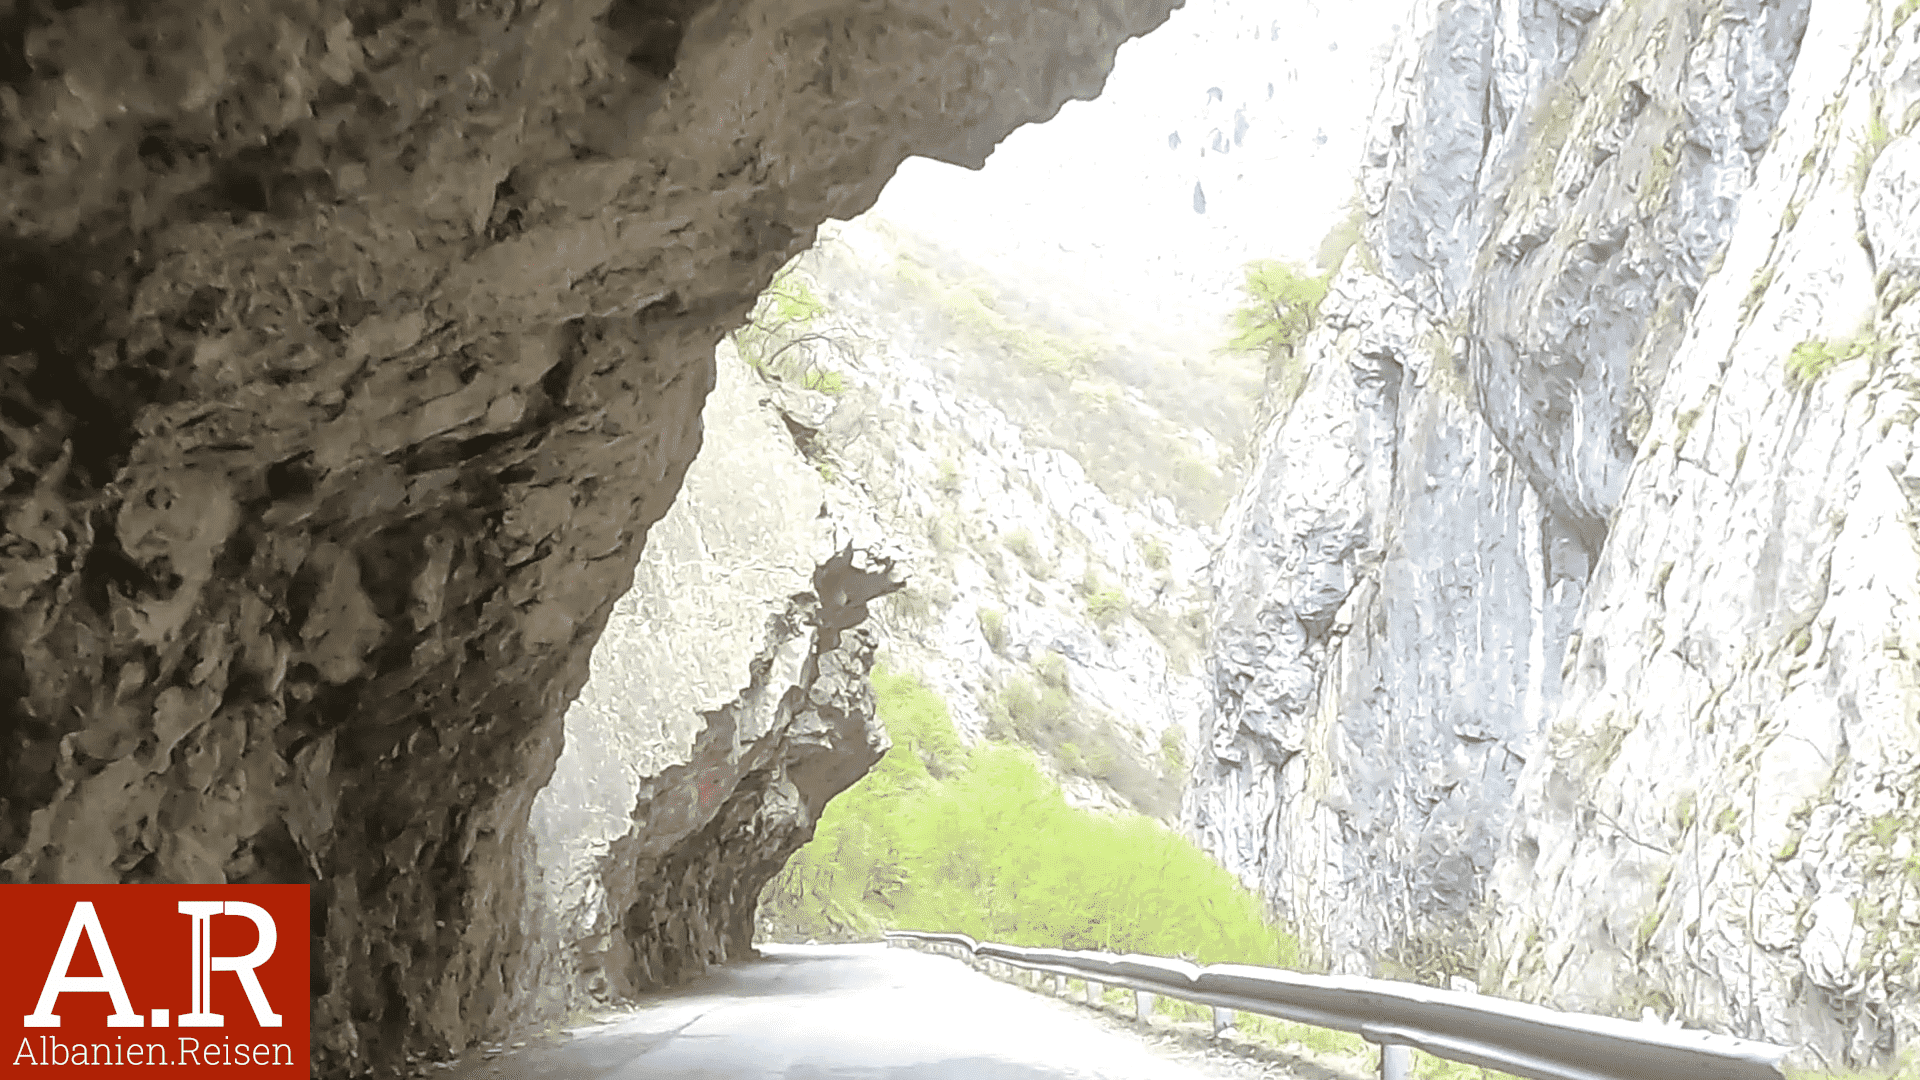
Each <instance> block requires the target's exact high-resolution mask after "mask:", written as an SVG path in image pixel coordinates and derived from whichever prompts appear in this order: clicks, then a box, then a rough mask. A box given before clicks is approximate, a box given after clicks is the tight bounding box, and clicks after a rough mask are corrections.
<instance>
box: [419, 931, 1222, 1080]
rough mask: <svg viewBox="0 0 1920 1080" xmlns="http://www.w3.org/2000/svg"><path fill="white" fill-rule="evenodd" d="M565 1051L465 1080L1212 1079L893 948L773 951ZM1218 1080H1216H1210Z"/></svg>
mask: <svg viewBox="0 0 1920 1080" xmlns="http://www.w3.org/2000/svg"><path fill="white" fill-rule="evenodd" d="M762 951H763V952H765V953H766V959H764V960H759V961H754V962H749V963H742V964H737V965H733V966H730V967H728V968H726V969H723V970H722V971H720V972H717V973H716V974H714V975H711V976H709V977H707V978H706V979H703V980H701V981H699V982H696V983H694V984H692V985H690V986H688V987H687V988H686V989H685V991H684V992H683V993H680V994H676V995H674V996H672V997H663V998H661V999H659V1000H658V1001H657V1002H654V1003H651V1004H649V1005H648V1006H647V1007H645V1008H641V1009H639V1010H636V1011H634V1012H631V1013H627V1014H624V1015H622V1016H619V1017H615V1018H612V1019H611V1020H609V1021H607V1022H605V1023H602V1024H600V1025H598V1026H595V1027H591V1028H583V1029H578V1030H576V1031H574V1032H572V1033H571V1034H570V1036H569V1037H568V1038H566V1039H565V1040H564V1041H560V1042H558V1043H556V1044H554V1045H549V1046H534V1047H529V1048H527V1049H524V1050H520V1051H516V1052H512V1053H507V1054H502V1055H500V1056H498V1057H496V1058H494V1059H492V1060H490V1061H470V1062H467V1063H463V1064H462V1065H460V1066H457V1067H456V1068H454V1069H453V1070H451V1071H446V1070H435V1071H434V1074H433V1075H435V1076H436V1077H446V1078H457V1080H531V1078H534V1077H539V1078H542V1080H643V1078H644V1080H696V1078H698V1080H763V1078H764V1080H775V1078H778V1080H1083V1078H1084V1080H1093V1078H1098V1080H1203V1078H1209V1074H1207V1073H1202V1072H1198V1071H1195V1070H1194V1069H1193V1068H1192V1067H1191V1066H1188V1065H1183V1064H1180V1063H1178V1062H1175V1061H1173V1060H1171V1059H1168V1058H1165V1057H1160V1056H1158V1055H1156V1054H1155V1053H1154V1052H1153V1051H1152V1050H1150V1049H1149V1048H1148V1047H1147V1046H1146V1044H1145V1043H1143V1042H1142V1041H1140V1040H1139V1039H1136V1038H1133V1037H1131V1036H1129V1035H1127V1034H1124V1033H1118V1032H1114V1031H1109V1030H1107V1029H1106V1028H1105V1027H1103V1026H1102V1025H1101V1024H1099V1023H1098V1022H1096V1021H1095V1020H1093V1019H1091V1018H1089V1017H1088V1016H1087V1015H1085V1014H1084V1013H1083V1012H1081V1011H1080V1010H1078V1009H1076V1008H1074V1007H1073V1006H1071V1005H1069V1004H1066V1003H1065V1002H1061V1001H1056V1000H1053V999H1050V998H1047V997H1043V996H1041V995H1038V994H1033V993H1030V992H1028V991H1025V990H1020V989H1017V988H1015V987H1012V986H1008V985H1006V984H1004V983H1000V982H996V981H994V980H993V979H990V978H988V977H986V976H985V975H981V974H980V973H978V972H976V971H973V970H972V969H971V968H968V967H967V966H966V965H964V964H962V963H960V962H959V961H956V960H950V959H947V958H945V957H939V956H930V955H927V954H924V953H918V952H914V951H911V950H908V949H889V948H887V947H886V946H884V945H814V946H806V945H768V946H762ZM1209 1080H1210V1078H1209Z"/></svg>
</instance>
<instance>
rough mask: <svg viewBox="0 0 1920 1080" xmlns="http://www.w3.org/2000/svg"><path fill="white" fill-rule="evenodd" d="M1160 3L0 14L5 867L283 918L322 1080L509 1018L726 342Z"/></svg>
mask: <svg viewBox="0 0 1920 1080" xmlns="http://www.w3.org/2000/svg"><path fill="white" fill-rule="evenodd" d="M1170 6H1171V5H1170V3H1168V2H1166V0H1136V2H1131V3H1120V2H1115V3H1103V4H1081V5H1068V4H1064V3H1060V4H1037V5H1036V4H1027V3H1018V4H1015V3H987V2H983V0H975V2H971V3H969V2H961V3H942V4H932V3H910V2H897V3H879V4H872V5H860V6H851V5H850V6H838V7H827V6H817V5H806V6H801V7H795V6H794V5H789V4H779V3H772V2H766V3H754V2H747V0H731V2H713V3H706V4H694V3H659V4H643V3H639V2H635V0H616V2H615V3H613V4H611V5H609V4H607V3H605V2H562V0H552V2H547V3H517V2H498V3H478V2H465V0H443V2H438V3H418V4H401V3H378V2H366V3H338V2H317V0H316V2H306V3H299V2H295V3H286V4H278V3H277V4H272V5H260V4H254V5H241V4H221V3H202V4H191V3H183V4H177V5H165V6H159V5H123V4H117V3H107V2H100V3H82V4H77V5H75V4H57V3H42V2H37V0H13V2H10V3H6V4H5V5H3V6H0V149H4V154H5V165H4V170H3V171H0V205H4V207H5V210H6V224H5V225H4V227H3V229H4V231H3V232H0V313H4V316H5V317H4V318H3V319H0V440H4V443H3V445H0V451H3V453H4V457H0V470H4V471H0V520H3V521H4V523H5V534H4V537H3V538H0V640H3V641H4V645H3V646H0V724H4V728H5V739H4V743H0V770H4V791H5V801H4V811H3V812H0V859H4V868H5V874H6V876H7V877H8V878H9V879H11V880H14V881H223V880H224V881H309V882H313V883H314V884H315V885H316V888H315V891H314V896H315V910H314V923H313V925H314V935H315V940H314V950H315V951H314V962H315V971H316V974H315V982H314V985H315V993H316V1005H315V1070H316V1072H318V1073H322V1074H328V1075H336V1074H355V1073H370V1072H385V1071H390V1067H391V1066H393V1065H394V1063H396V1062H397V1061H398V1060H399V1059H400V1057H401V1056H402V1055H403V1054H405V1053H407V1052H410V1051H421V1052H434V1053H438V1052H444V1051H447V1050H449V1049H453V1048H457V1047H460V1046H463V1045H465V1044H466V1043H468V1042H469V1041H471V1040H472V1039H474V1038H476V1037H477V1036H479V1035H481V1034H482V1033H485V1032H489V1031H494V1030H498V1029H500V1028H501V1027H502V1026H503V1025H505V1024H508V1023H509V1022H512V1021H514V1020H516V1019H519V1018H520V1016H519V1012H520V1010H521V1009H522V1008H523V1006H522V1004H521V1002H523V1001H524V1000H525V999H524V995H516V994H514V993H512V992H510V988H512V987H513V986H514V984H515V980H516V979H517V978H519V977H520V976H521V973H522V972H521V966H520V962H519V958H521V957H522V956H523V955H524V954H525V953H526V951H527V949H528V948H529V944H530V943H529V941H528V940H527V929H526V927H525V926H524V924H523V919H522V912H521V891H522V888H523V878H524V874H525V862H524V860H525V858H526V846H527V835H526V828H525V822H526V819H527V813H528V807H529V804H530V801H531V799H532V798H533V795H534V793H535V792H536V791H537V790H538V788H539V787H540V785H541V784H542V783H543V782H544V781H545V779H546V777H547V774H548V772H549V770H550V769H551V767H552V764H553V761H554V759H555V755H556V754H557V752H558V750H559V735H560V718H561V715H562V712H563V710H564V708H565V706H566V703H567V702H568V700H569V699H570V698H571V697H572V696H573V695H574V694H575V693H576V692H577V691H578V689H579V687H580V685H581V683H582V682H583V680H584V679H585V677H586V662H587V657H588V653H589V651H590V650H591V648H592V647H593V644H594V641H595V640H596V638H597V636H598V634H599V631H600V629H601V626H602V624H603V622H604V620H605V619H606V617H607V613H608V611H609V608H610V606H611V604H612V603H613V600H614V598H615V597H616V596H618V595H619V594H620V592H621V591H622V590H624V589H625V588H626V587H627V584H628V582H629V580H630V578H631V574H632V571H633V567H634V563H635V560H636V559H637V557H638V555H639V552H640V548H641V545H642V544H643V542H644V540H645V536H646V532H647V528H648V526H649V525H650V524H651V523H652V522H654V521H655V520H657V519H658V518H659V517H660V516H661V514H662V513H664V512H665V510H666V508H667V506H668V505H669V503H670V502H671V501H672V499H673V497H674V493H675V490H676V489H677V487H678V485H679V481H680V477H681V475H682V473H683V471H684V470H685V468H686V466H687V462H688V461H689V460H690V459H691V458H692V456H693V454H694V452H695V450H696V449H697V447H698V445H699V441H700V426H699V419H698V417H699V407H700V403H701V400H702V398H703V397H704V395H705V394H706V392H707V390H708V388H709V386H710V385H711V382H712V368H711V363H712V348H713V346H714V344H715V342H716V341H717V340H718V339H719V338H720V336H721V334H722V333H724V332H725V331H726V330H727V329H729V328H730V327H732V326H733V325H735V324H736V323H738V321H739V320H740V319H741V317H742V315H743V314H744V312H745V311H746V310H747V308H748V306H749V304H750V303H751V301H752V299H753V297H754V296H755V294H756V293H757V292H758V290H759V289H760V288H761V287H763V286H764V285H765V284H766V282H767V281H768V280H769V279H770V278H771V276H772V273H773V271H774V269H775V268H777V267H778V266H779V265H781V264H782V263H784V262H785V261H786V260H787V259H788V258H790V257H791V256H792V255H793V254H794V253H795V252H797V251H798V250H800V249H801V248H802V247H804V246H805V245H806V244H807V243H808V242H809V240H810V239H811V236H812V232H813V229H814V227H815V226H816V225H817V224H818V223H819V222H820V221H821V220H822V219H824V218H825V217H827V216H842V217H845V216H850V215H852V214H854V213H856V212H858V211H859V210H861V209H864V208H865V207H866V206H867V205H868V204H869V203H871V201H872V200H873V198H874V197H875V195H876V194H877V193H878V191H879V188H880V185H881V184H883V183H884V182H885V180H886V179H887V177H888V176H889V175H890V174H891V172H892V170H893V168H894V167H895V166H896V165H897V163H898V162H899V161H900V160H901V159H902V158H903V157H904V156H906V155H907V154H909V153H922V154H928V155H931V156H935V157H940V158H943V159H946V160H950V161H955V162H960V163H965V164H977V163H978V162H980V161H981V160H982V159H983V158H984V156H985V154H986V153H987V152H988V150H989V149H990V148H991V146H992V145H993V143H994V142H996V141H997V140H998V139H999V138H1000V137H1001V136H1003V135H1004V134H1005V133H1006V132H1007V131H1008V130H1010V129H1011V128H1012V127H1013V126H1015V125H1016V124H1018V123H1021V122H1025V121H1028V120H1034V119H1040V118H1044V117H1045V116H1047V115H1050V114H1051V113H1052V112H1053V110H1054V109H1056V108H1057V107H1058V105H1059V104H1060V103H1061V102H1062V101H1064V100H1065V99H1067V98H1069V97H1076V96H1077V97H1086V96H1090V95H1091V94H1093V93H1095V92H1097V91H1098V89H1099V87H1100V84H1101V81H1102V79H1103V77H1104V73H1105V71H1106V69H1107V66H1108V64H1109V62H1110V58H1111V54H1112V51H1113V49H1114V48H1115V47H1116V46H1117V45H1118V44H1119V42H1120V41H1121V40H1122V39H1123V38H1124V37H1126V36H1127V35H1129V34H1132V33H1138V32H1141V31H1144V30H1146V29H1149V28H1151V27H1152V26H1153V25H1155V24H1157V23H1158V22H1159V21H1160V19H1162V18H1163V17H1164V16H1165V14H1166V12H1167V10H1168V8H1169V7H1170Z"/></svg>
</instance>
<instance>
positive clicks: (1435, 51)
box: [1188, 0, 1920, 1064]
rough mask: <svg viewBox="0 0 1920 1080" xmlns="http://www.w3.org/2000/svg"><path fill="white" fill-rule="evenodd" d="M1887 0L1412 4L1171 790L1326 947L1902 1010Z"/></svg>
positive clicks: (1570, 989)
mask: <svg viewBox="0 0 1920 1080" xmlns="http://www.w3.org/2000/svg"><path fill="white" fill-rule="evenodd" d="M1910 15H1911V12H1909V13H1908V14H1907V15H1902V14H1900V13H1899V12H1898V11H1896V10H1894V9H1891V8H1886V9H1883V8H1880V7H1874V6H1872V5H1869V4H1864V3H1862V4H1850V3H1822V4H1819V5H1809V4H1806V3H1790V2H1789V3H1752V4H1728V5H1707V4H1699V3H1692V2H1689V0H1661V2H1656V3H1633V4H1628V3H1613V4H1605V5H1575V4H1567V3H1555V4H1538V5H1536V4H1508V3H1504V2H1500V0H1488V2H1450V3H1439V4H1420V5H1416V8H1415V23H1416V25H1417V26H1418V27H1419V28H1420V31H1421V32H1420V34H1419V35H1417V36H1416V38H1414V39H1411V40H1410V41H1409V43H1408V48H1407V50H1406V51H1405V53H1404V55H1403V56H1401V57H1400V58H1399V59H1398V61H1397V63H1396V65H1395V70H1396V71H1397V74H1396V75H1395V76H1394V79H1393V81H1392V83H1391V85H1390V86H1389V87H1388V89H1387V91H1386V93H1385V94H1384V95H1383V97H1382V99H1381V108H1380V111H1379V113H1378V114H1377V116H1376V118H1375V135H1374V137H1373V139H1372V140H1371V149H1370V151H1369V157H1368V161H1367V164H1366V166H1365V168H1364V169H1363V177H1362V191H1363V196H1364V199H1365V202H1366V210H1367V212H1368V218H1367V221H1366V225H1365V243H1364V244H1363V245H1361V246H1359V247H1356V249H1355V250H1354V251H1353V252H1352V253H1350V254H1349V256H1348V259H1347V262H1346V264H1345V266H1344V268H1343V269H1342V271H1341V273H1340V275H1339V276H1338V278H1337V280H1336V281H1335V283H1334V288H1333V292H1332V294H1331V295H1330V296H1329V298H1328V300H1327V302H1326V305H1325V306H1324V308H1323V314H1324V315H1325V318H1324V320H1323V325H1322V326H1321V327H1320V328H1319V329H1318V330H1316V331H1315V333H1314V334H1313V336H1312V337H1311V339H1310V340H1309V341H1308V342H1307V344H1306V347H1305V349H1304V350H1303V355H1302V362H1304V363H1305V364H1306V365H1307V368H1308V372H1309V377H1308V380H1307V383H1306V387H1305V390H1304V392H1303V393H1302V394H1301V395H1300V397H1299V399H1298V400H1297V401H1296V402H1293V403H1291V405H1290V408H1289V409H1286V410H1283V411H1282V413H1281V415H1280V417H1279V419H1278V420H1277V422H1276V423H1275V424H1274V425H1273V426H1272V427H1271V428H1270V429H1269V430H1268V431H1267V432H1266V433H1265V435H1264V437H1263V441H1262V444H1261V448H1260V457H1259V459H1258V462H1257V464H1256V468H1255V470H1254V473H1253V475H1252V479H1251V481H1250V483H1249V486H1248V487H1247V489H1246V490H1245V491H1244V492H1243V493H1242V495H1241V497H1240V499H1239V500H1238V501H1237V502H1236V504H1235V506H1234V508H1233V510H1232V511H1231V512H1230V513H1229V515H1228V519H1227V534H1228V536H1227V541H1226V547H1225V549H1224V551H1223V553H1222V556H1221V558H1220V560H1219V561H1218V562H1217V564H1216V571H1215V585H1216V590H1217V596H1218V601H1217V606H1216V646H1215V655H1214V674H1215V691H1214V702H1215V709H1214V714H1213V720H1212V730H1211V738H1210V739H1209V740H1207V745H1206V746H1204V747H1203V750H1202V755H1201V760H1200V761H1199V762H1198V764H1197V767H1196V773H1195V778H1194V780H1195V786H1194V789H1193V791H1192V793H1191V794H1190V796H1189V803H1188V814H1189V815H1190V818H1191V821H1192V823H1193V825H1194V827H1195V828H1196V829H1197V830H1198V832H1199V834H1200V835H1201V836H1202V838H1203V839H1204V840H1205V841H1206V842H1207V843H1208V844H1209V845H1210V846H1211V847H1212V848H1213V849H1214V850H1216V851H1218V852H1219V853H1220V854H1221V855H1222V856H1223V858H1225V859H1226V860H1227V862H1228V863H1229V865H1231V866H1233V867H1234V868H1235V869H1236V870H1238V871H1240V872H1241V873H1242V874H1243V875H1245V876H1246V877H1248V878H1249V879H1251V880H1255V881H1258V882H1260V883H1262V884H1263V885H1264V886H1265V887H1266V888H1267V889H1268V890H1269V892H1270V895H1272V896H1273V897H1274V899H1275V900H1276V901H1277V903H1278V906H1279V907H1280V909H1281V910H1282V911H1283V912H1284V913H1285V914H1286V915H1288V916H1289V917H1291V918H1292V919H1294V920H1295V921H1296V922H1297V923H1298V924H1299V925H1300V927H1301V928H1302V930H1303V932H1304V937H1305V939H1306V942H1307V944H1308V946H1309V951H1310V952H1312V953H1314V954H1317V956H1318V957H1319V958H1320V959H1321V960H1322V961H1323V962H1325V963H1327V964H1328V965H1330V966H1333V967H1336V968H1340V969H1344V970H1369V969H1371V970H1376V971H1380V972H1382V973H1386V974H1394V975H1402V976H1408V975H1411V976H1418V977H1422V978H1429V979H1433V980H1436V981H1444V979H1445V978H1446V977H1449V976H1456V977H1458V976H1465V977H1474V978H1477V979H1478V980H1480V982H1481V984H1482V986H1483V988H1486V989H1490V990H1495V991H1499V992H1503V993H1508V994H1512V995H1515V996H1520V997H1525V998H1529V999H1532V1000H1540V1001H1545V1002H1549V1003H1552V1004H1556V1005H1561V1006H1566V1007H1573V1008H1581V1009H1591V1010H1601V1011H1613V1012H1617V1013H1619V1014H1622V1015H1627V1016H1636V1017H1637V1016H1638V1015H1640V1013H1641V1011H1642V1009H1644V1008H1652V1009H1654V1010H1656V1011H1657V1012H1660V1013H1662V1014H1667V1015H1674V1014H1677V1015H1678V1016H1680V1017H1681V1018H1682V1019H1684V1020H1686V1021H1688V1022H1690V1023H1696V1024H1702V1025H1706V1026H1712V1027H1717V1028H1721V1029H1723V1030H1731V1031H1735V1032H1737V1033H1741V1034H1745V1035H1750V1036H1755V1037H1762V1038H1769V1039H1775V1040H1780V1041H1786V1042H1790V1043H1793V1044H1795V1045H1796V1046H1798V1047H1800V1054H1801V1056H1802V1058H1803V1059H1804V1061H1805V1062H1806V1063H1808V1064H1819V1063H1821V1062H1827V1063H1837V1062H1842V1061H1852V1062H1856V1063H1866V1062H1869V1061H1872V1060H1875V1059H1879V1058H1884V1057H1885V1055H1887V1054H1888V1053H1890V1052H1892V1051H1893V1049H1894V1048H1895V1046H1896V1044H1899V1045H1907V1044H1910V1043H1911V1042H1912V1040H1913V1039H1914V1038H1915V1037H1916V1035H1917V1034H1920V999H1916V998H1915V996H1914V990H1913V985H1914V984H1913V980H1912V972H1913V971H1914V955H1915V950H1916V943H1917V942H1920V923H1916V922H1915V921H1914V918H1915V913H1916V911H1920V908H1916V906H1915V905H1914V904H1913V903H1912V902H1911V901H1910V900H1909V899H1906V898H1907V897H1910V896H1911V895H1912V890H1913V888H1914V882H1915V881H1917V880H1920V878H1915V877H1913V876H1912V874H1911V866H1910V865H1909V863H1908V862H1907V861H1905V860H1909V859H1910V856H1911V852H1910V850H1909V849H1910V848H1911V846H1912V845H1911V843H1903V842H1902V838H1903V837H1905V836H1906V834H1908V833H1910V832H1911V831H1912V829H1913V823H1914V818H1913V817H1912V812H1913V808H1912V806H1911V805H1910V798H1909V796H1908V793H1909V792H1911V791H1913V790H1914V789H1915V788H1916V786H1920V785H1916V784H1915V776H1916V775H1917V774H1916V768H1920V744H1917V743H1916V740H1917V739H1920V696H1917V694H1916V689H1915V682H1914V679H1913V644H1912V643H1913V641H1914V640H1915V632H1916V631H1915V625H1916V624H1915V623H1914V621H1913V620H1914V614H1913V613H1914V611H1915V610H1917V609H1916V604H1920V563H1917V562H1916V541H1917V539H1920V538H1917V537H1916V533H1915V529H1914V525H1913V521H1914V518H1913V507H1914V505H1915V504H1914V499H1915V491H1914V487H1913V484H1912V481H1911V477H1912V476H1913V465H1912V461H1911V459H1912V443H1913V423H1914V418H1915V415H1916V411H1920V410H1917V409H1916V403H1915V393H1916V388H1920V380H1917V379H1916V368H1915V364H1916V362H1917V361H1916V355H1915V351H1914V349H1915V340H1916V334H1915V330H1916V326H1915V323H1914V318H1915V316H1914V303H1915V299H1914V298H1915V287H1914V282H1913V275H1912V269H1911V264H1910V263H1909V262H1907V261H1906V258H1907V256H1906V254H1905V253H1906V252H1907V251H1909V249H1910V248H1911V241H1912V235H1911V234H1912V231H1913V226H1912V221H1913V216H1912V214H1911V213H1910V212H1907V211H1904V210H1896V209H1894V208H1895V207H1910V206H1912V205H1913V203H1912V201H1911V200H1912V199H1913V193H1914V187H1913V184H1912V162H1913V160H1914V158H1913V154H1912V152H1911V149H1910V148H1911V146H1912V141H1911V140H1912V137H1913V136H1912V128H1913V125H1914V123H1915V121H1916V118H1920V114H1917V113H1916V112H1915V110H1914V101H1915V100H1916V99H1915V93H1916V86H1920V84H1917V83H1916V81H1915V79H1916V76H1915V72H1916V71H1920V68H1916V66H1915V65H1916V62H1920V51H1917V50H1920V40H1916V38H1915V32H1916V29H1917V28H1920V23H1917V22H1915V21H1914V20H1912V19H1911V18H1909V17H1908V16H1910Z"/></svg>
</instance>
